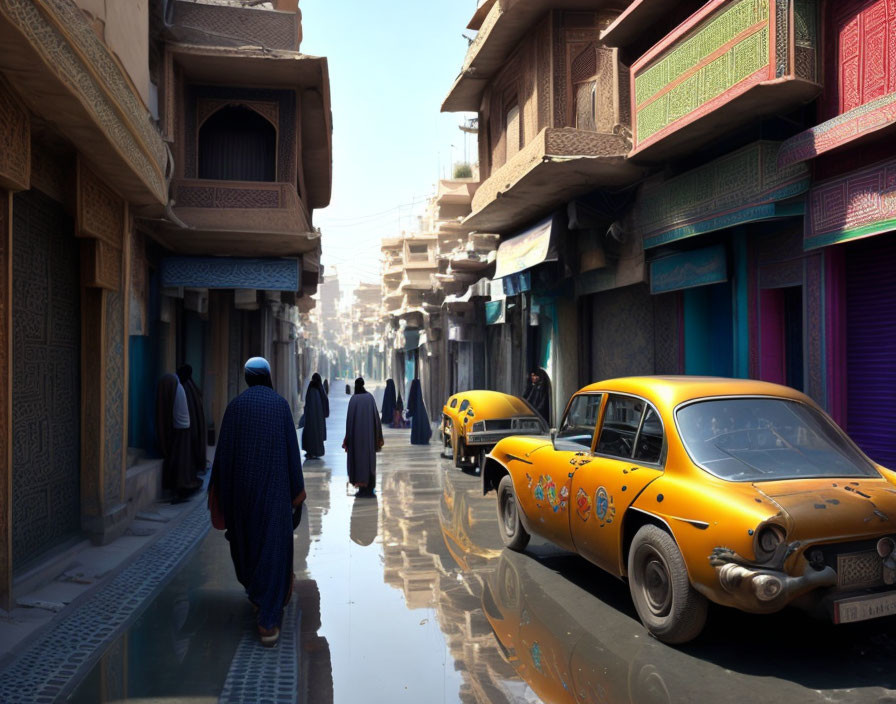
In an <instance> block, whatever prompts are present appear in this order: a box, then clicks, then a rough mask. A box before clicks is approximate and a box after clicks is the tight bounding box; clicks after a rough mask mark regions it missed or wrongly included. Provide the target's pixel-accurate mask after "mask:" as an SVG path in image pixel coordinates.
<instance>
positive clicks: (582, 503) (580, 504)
mask: <svg viewBox="0 0 896 704" xmlns="http://www.w3.org/2000/svg"><path fill="white" fill-rule="evenodd" d="M576 513H577V514H579V518H581V519H582V520H583V521H587V520H588V519H589V518H591V497H590V496H588V492H586V491H585V490H584V489H582V488H581V487H579V490H578V491H577V492H576Z"/></svg>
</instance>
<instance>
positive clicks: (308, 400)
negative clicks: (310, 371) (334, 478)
mask: <svg viewBox="0 0 896 704" xmlns="http://www.w3.org/2000/svg"><path fill="white" fill-rule="evenodd" d="M329 415H330V402H329V401H328V400H327V397H326V395H325V394H324V387H323V384H322V383H321V378H320V374H317V373H315V374H314V375H313V376H312V377H311V383H310V384H309V385H308V391H307V392H306V393H305V413H304V418H305V422H304V427H303V428H302V449H303V450H304V451H305V459H306V460H316V459H318V458H319V457H323V454H324V441H325V440H326V439H327V420H326V419H327V417H328V416H329Z"/></svg>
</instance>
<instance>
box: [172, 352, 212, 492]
mask: <svg viewBox="0 0 896 704" xmlns="http://www.w3.org/2000/svg"><path fill="white" fill-rule="evenodd" d="M177 378H178V379H179V380H180V383H181V386H183V387H184V392H185V393H186V394H187V407H188V408H189V409H190V445H191V447H190V451H191V454H192V457H193V471H194V472H195V474H196V475H199V474H202V473H203V472H205V469H206V466H207V463H208V456H207V454H206V449H207V447H208V433H207V427H208V426H206V424H205V405H204V404H203V402H202V392H201V391H200V390H199V387H198V386H196V382H195V381H193V367H192V366H190V365H189V364H184V365H183V366H182V367H181V368H180V369H178V370H177Z"/></svg>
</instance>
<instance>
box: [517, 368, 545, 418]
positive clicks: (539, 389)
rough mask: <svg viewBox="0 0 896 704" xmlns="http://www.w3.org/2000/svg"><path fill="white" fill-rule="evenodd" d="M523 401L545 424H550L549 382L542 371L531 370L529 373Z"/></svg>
mask: <svg viewBox="0 0 896 704" xmlns="http://www.w3.org/2000/svg"><path fill="white" fill-rule="evenodd" d="M523 400H524V401H526V402H528V404H529V405H530V406H532V408H534V409H535V410H536V411H537V412H538V415H540V416H541V417H542V418H543V419H544V420H545V422H546V423H548V424H549V425H550V422H551V380H550V379H549V378H548V373H547V372H546V371H545V370H544V369H533V370H532V371H531V372H530V373H529V380H528V383H527V385H526V391H525V392H524V393H523Z"/></svg>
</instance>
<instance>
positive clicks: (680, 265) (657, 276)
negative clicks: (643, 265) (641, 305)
mask: <svg viewBox="0 0 896 704" xmlns="http://www.w3.org/2000/svg"><path fill="white" fill-rule="evenodd" d="M727 280H728V256H727V253H726V251H725V245H723V244H719V245H716V246H714V247H706V248H704V249H695V250H693V251H690V252H681V253H679V254H673V255H672V256H669V257H663V258H662V259H657V260H655V261H652V262H650V292H651V293H667V292H669V291H681V290H682V289H686V288H696V287H698V286H709V285H710V284H718V283H722V282H723V281H727Z"/></svg>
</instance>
